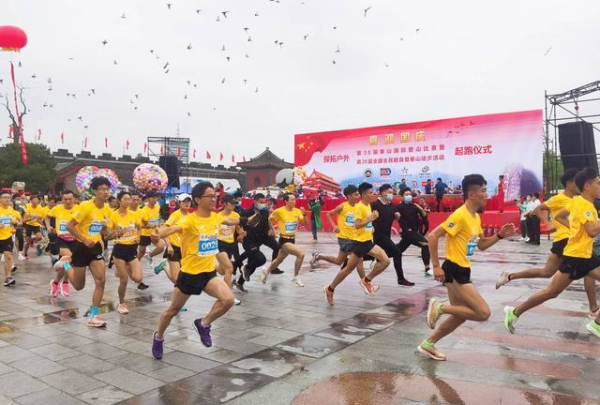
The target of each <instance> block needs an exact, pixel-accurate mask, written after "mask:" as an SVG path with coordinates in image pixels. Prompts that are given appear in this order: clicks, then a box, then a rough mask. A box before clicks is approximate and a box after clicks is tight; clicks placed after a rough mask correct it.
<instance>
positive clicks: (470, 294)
mask: <svg viewBox="0 0 600 405" xmlns="http://www.w3.org/2000/svg"><path fill="white" fill-rule="evenodd" d="M444 285H445V286H446V288H447V289H448V293H449V294H450V291H452V294H453V295H454V297H455V298H456V299H455V302H456V303H455V304H453V303H452V301H450V305H448V304H443V305H442V313H444V314H450V315H455V316H457V317H458V318H462V319H465V320H469V321H477V322H483V321H487V320H488V318H489V317H490V314H491V311H490V307H489V306H488V304H487V302H486V301H485V300H484V299H483V297H482V296H481V294H479V291H477V289H476V288H475V286H474V285H473V284H458V283H457V282H456V281H454V282H452V283H446V284H444ZM438 339H441V337H439V338H438Z"/></svg>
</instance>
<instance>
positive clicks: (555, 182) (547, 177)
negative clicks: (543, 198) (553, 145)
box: [544, 149, 565, 195]
mask: <svg viewBox="0 0 600 405" xmlns="http://www.w3.org/2000/svg"><path fill="white" fill-rule="evenodd" d="M564 170H565V169H564V166H563V163H562V160H561V158H560V156H557V154H556V151H555V150H551V149H546V150H545V151H544V181H545V184H544V185H545V187H544V188H545V190H544V191H545V192H546V194H547V195H552V194H554V192H555V191H557V190H561V189H562V188H563V185H562V184H561V182H560V176H562V175H563V172H564Z"/></svg>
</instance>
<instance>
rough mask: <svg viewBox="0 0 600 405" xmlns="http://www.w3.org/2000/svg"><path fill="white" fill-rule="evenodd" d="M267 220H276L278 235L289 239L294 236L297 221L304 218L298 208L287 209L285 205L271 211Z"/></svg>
mask: <svg viewBox="0 0 600 405" xmlns="http://www.w3.org/2000/svg"><path fill="white" fill-rule="evenodd" d="M269 220H270V221H275V222H277V230H278V231H279V236H282V237H284V238H288V239H291V238H295V237H296V230H297V229H298V222H300V221H303V220H304V215H303V214H302V211H300V210H299V209H298V208H293V209H292V210H291V211H288V210H287V209H286V208H285V207H279V208H277V209H276V210H275V211H273V212H272V213H271V215H270V216H269Z"/></svg>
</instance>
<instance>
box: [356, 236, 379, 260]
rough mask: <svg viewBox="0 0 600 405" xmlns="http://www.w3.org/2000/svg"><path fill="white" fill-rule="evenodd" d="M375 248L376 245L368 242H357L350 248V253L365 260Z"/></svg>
mask: <svg viewBox="0 0 600 405" xmlns="http://www.w3.org/2000/svg"><path fill="white" fill-rule="evenodd" d="M374 247H375V244H374V243H373V242H372V241H370V240H368V241H366V242H357V241H353V242H352V245H351V246H350V252H352V253H354V254H355V255H356V256H358V257H360V258H361V259H362V258H364V257H365V256H366V255H368V254H369V252H370V251H371V250H372V249H373V248H374Z"/></svg>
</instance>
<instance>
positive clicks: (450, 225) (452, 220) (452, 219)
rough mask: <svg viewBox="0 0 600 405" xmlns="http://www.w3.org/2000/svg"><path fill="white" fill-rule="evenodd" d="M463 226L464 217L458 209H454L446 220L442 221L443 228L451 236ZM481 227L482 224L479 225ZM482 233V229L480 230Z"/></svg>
mask: <svg viewBox="0 0 600 405" xmlns="http://www.w3.org/2000/svg"><path fill="white" fill-rule="evenodd" d="M462 227H463V219H462V216H461V215H460V213H459V212H458V211H454V213H452V215H450V216H449V217H448V219H447V220H446V221H444V222H443V223H442V228H443V229H444V230H445V231H446V232H447V233H448V234H449V235H451V236H455V235H456V234H457V233H459V232H460V230H461V229H462ZM479 228H480V229H481V226H480V227H479ZM480 233H481V231H480Z"/></svg>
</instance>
